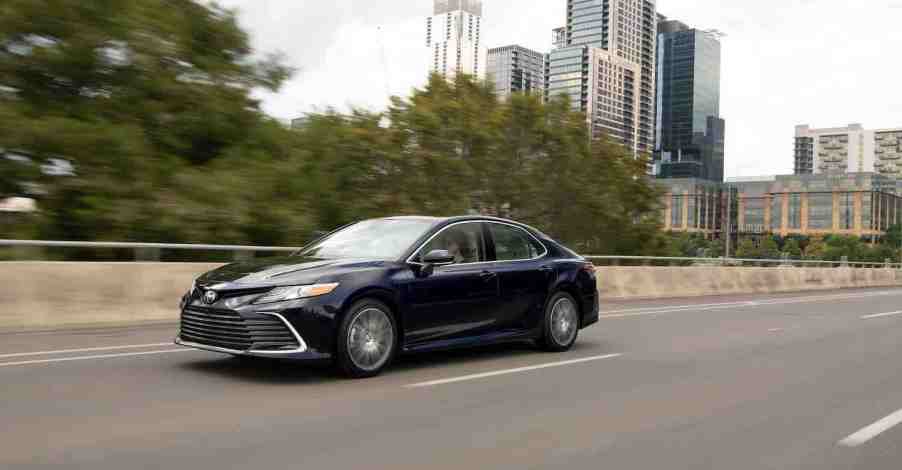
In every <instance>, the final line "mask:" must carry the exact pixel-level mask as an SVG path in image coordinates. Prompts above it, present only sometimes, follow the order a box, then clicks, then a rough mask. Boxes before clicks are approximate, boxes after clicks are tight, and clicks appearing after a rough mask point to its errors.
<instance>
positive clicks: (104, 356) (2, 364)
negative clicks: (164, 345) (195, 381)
mask: <svg viewBox="0 0 902 470" xmlns="http://www.w3.org/2000/svg"><path fill="white" fill-rule="evenodd" d="M177 352H196V351H195V350H194V349H164V350H162V351H144V352H136V353H120V354H99V355H95V356H76V357H61V358H57V359H38V360H34V361H19V362H0V367H10V366H24V365H29V364H47V363H51V362H67V361H86V360H88V359H107V358H112V357H129V356H147V355H150V354H167V353H177Z"/></svg>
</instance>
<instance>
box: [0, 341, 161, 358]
mask: <svg viewBox="0 0 902 470" xmlns="http://www.w3.org/2000/svg"><path fill="white" fill-rule="evenodd" d="M159 346H172V343H171V342H169V343H153V344H127V345H124V346H106V347H100V348H81V349H57V350H54V351H35V352H25V353H13V354H0V359H5V358H9V357H25V356H49V355H52V354H69V353H80V352H92V351H113V350H116V349H141V348H156V347H159Z"/></svg>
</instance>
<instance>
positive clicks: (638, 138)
mask: <svg viewBox="0 0 902 470" xmlns="http://www.w3.org/2000/svg"><path fill="white" fill-rule="evenodd" d="M656 28H657V12H656V7H655V0H567V25H566V31H565V33H564V34H565V36H564V38H563V41H562V44H561V45H562V46H563V47H559V48H557V49H555V50H553V51H552V52H551V54H549V58H548V61H549V63H548V77H547V79H546V83H547V85H548V91H547V93H548V94H549V95H555V94H561V93H563V94H567V95H569V96H570V97H571V101H572V103H573V106H574V108H575V109H579V110H581V111H583V112H586V113H587V121H588V122H589V123H591V126H592V127H591V129H592V131H593V133H597V132H606V131H610V130H611V128H614V127H616V128H618V129H619V130H620V136H619V137H618V136H617V135H613V134H612V136H613V137H615V138H618V139H619V140H621V141H623V142H624V143H625V144H626V145H628V146H629V147H630V148H631V149H633V150H634V152H636V153H640V152H641V153H651V151H652V150H653V149H654V125H655V117H654V113H655V86H654V83H655V41H656V40H657V36H656ZM555 31H556V32H557V31H558V30H555ZM558 34H559V33H558ZM555 37H557V36H555ZM595 49H599V50H601V51H604V53H599V52H593V51H594V50H595ZM590 71H592V72H594V74H590ZM620 80H626V82H624V83H621V82H620ZM608 84H611V85H613V86H610V87H607V86H606V85H608ZM621 85H626V86H621ZM615 103H619V104H621V105H622V106H621V108H623V109H624V111H625V112H618V111H617V110H616V109H614V108H616V105H615ZM630 106H633V107H632V108H630ZM593 113H594V114H597V115H594V116H593V115H592V114H593ZM618 115H619V117H618ZM612 119H616V120H617V122H616V123H615V122H612ZM599 123H601V124H602V125H599Z"/></svg>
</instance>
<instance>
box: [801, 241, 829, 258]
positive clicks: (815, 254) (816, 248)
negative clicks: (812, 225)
mask: <svg viewBox="0 0 902 470" xmlns="http://www.w3.org/2000/svg"><path fill="white" fill-rule="evenodd" d="M826 249H827V245H826V244H825V243H824V240H823V239H822V238H812V239H811V240H809V241H808V246H806V247H805V256H804V258H805V259H806V260H811V261H817V260H823V259H824V254H825V251H826Z"/></svg>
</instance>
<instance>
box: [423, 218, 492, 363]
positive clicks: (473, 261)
mask: <svg viewBox="0 0 902 470" xmlns="http://www.w3.org/2000/svg"><path fill="white" fill-rule="evenodd" d="M432 250H448V251H449V252H451V253H452V254H453V255H455V256H456V259H455V262H454V263H453V264H450V265H446V266H436V267H435V268H434V270H433V272H432V273H430V274H428V275H425V274H423V273H422V272H421V273H420V274H418V275H417V276H415V277H414V279H413V280H412V281H411V282H410V283H409V284H408V299H409V301H408V305H409V313H408V315H406V317H405V343H406V345H407V346H408V347H409V346H414V347H415V346H417V345H419V344H422V343H425V342H433V341H440V340H449V341H453V340H458V339H462V338H465V337H468V336H477V335H479V334H482V333H485V332H488V331H491V330H492V329H493V328H494V326H495V323H496V319H495V315H494V312H495V311H496V310H497V309H498V307H499V300H500V297H499V295H500V290H499V289H500V287H499V280H498V276H497V274H495V273H494V272H492V271H491V270H489V269H488V267H489V266H490V263H487V260H488V246H487V243H486V239H485V233H484V230H483V226H482V222H464V223H458V224H454V225H451V226H449V227H446V228H445V229H444V230H442V231H441V232H439V233H438V234H436V235H435V236H434V237H432V238H431V239H430V240H429V241H428V242H426V243H425V244H424V245H423V246H422V247H421V248H420V249H419V250H418V251H417V253H416V254H415V255H414V256H413V257H412V261H413V262H414V263H418V262H419V260H421V259H422V257H423V256H424V255H426V254H427V253H429V252H430V251H432ZM421 271H423V270H421Z"/></svg>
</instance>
